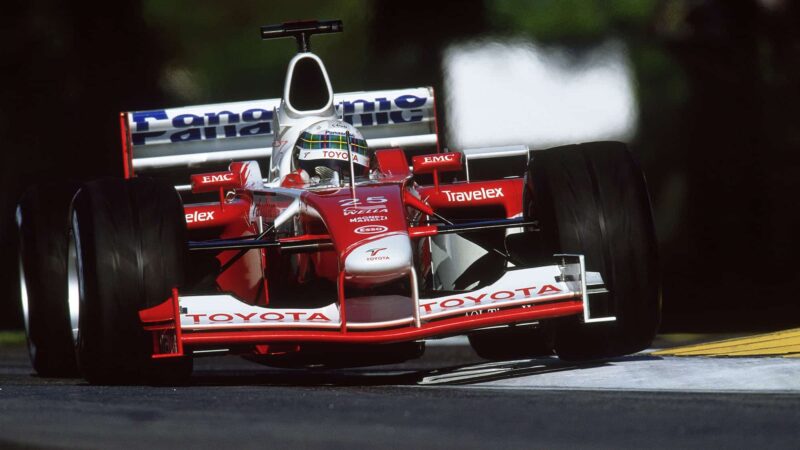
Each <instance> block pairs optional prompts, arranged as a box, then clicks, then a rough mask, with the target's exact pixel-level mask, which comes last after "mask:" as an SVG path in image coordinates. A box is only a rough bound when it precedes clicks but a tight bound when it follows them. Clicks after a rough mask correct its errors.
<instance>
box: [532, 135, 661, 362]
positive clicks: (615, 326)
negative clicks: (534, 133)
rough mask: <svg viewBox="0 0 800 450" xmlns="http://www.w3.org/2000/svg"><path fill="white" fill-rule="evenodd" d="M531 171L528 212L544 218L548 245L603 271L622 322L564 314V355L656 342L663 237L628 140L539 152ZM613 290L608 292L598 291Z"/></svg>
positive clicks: (559, 339) (560, 329) (558, 346)
mask: <svg viewBox="0 0 800 450" xmlns="http://www.w3.org/2000/svg"><path fill="white" fill-rule="evenodd" d="M528 170H529V171H528V174H527V187H526V188H527V190H528V192H530V193H532V194H531V195H529V198H530V199H531V200H532V204H530V205H528V206H529V208H526V209H528V211H527V214H528V215H532V216H533V217H535V218H537V219H538V220H539V226H540V229H541V231H540V233H542V240H541V242H544V243H545V244H544V245H545V247H548V249H547V252H548V253H550V254H553V253H575V254H583V255H585V257H586V270H587V271H595V272H600V273H601V275H602V277H603V280H604V282H605V285H606V288H607V289H608V290H609V293H608V294H594V295H592V296H591V297H590V303H592V301H593V300H595V299H598V300H604V301H605V306H606V308H605V309H606V311H604V312H606V313H610V314H613V315H615V316H616V318H617V320H616V321H614V322H604V323H594V324H584V323H581V321H580V320H579V319H578V318H576V317H570V318H566V319H561V320H559V322H558V324H557V327H556V336H555V350H556V353H557V354H558V356H559V357H560V358H562V359H578V360H580V359H592V358H603V357H612V356H619V355H624V354H629V353H634V352H637V351H640V350H643V349H645V348H647V346H648V345H650V343H651V342H652V339H653V337H654V336H655V333H656V331H657V330H658V325H659V321H660V313H661V293H660V282H659V275H658V259H657V255H656V246H657V244H656V238H655V230H654V226H653V218H652V214H651V208H650V199H649V196H648V193H647V187H646V185H645V180H644V176H643V175H642V172H641V170H640V168H639V166H638V164H637V163H636V161H635V160H634V158H633V156H632V155H631V154H630V152H629V151H628V149H627V147H626V146H625V145H624V144H621V143H618V142H593V143H587V144H580V145H570V146H565V147H559V148H553V149H548V150H543V151H537V152H534V153H533V159H532V161H531V165H530V167H529V169H528ZM602 295H606V298H605V299H602V298H598V297H597V296H602Z"/></svg>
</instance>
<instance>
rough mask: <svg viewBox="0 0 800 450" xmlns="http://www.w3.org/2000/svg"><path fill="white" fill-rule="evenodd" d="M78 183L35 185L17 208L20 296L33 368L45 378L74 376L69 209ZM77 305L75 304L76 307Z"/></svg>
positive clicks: (74, 323) (74, 320) (74, 314)
mask: <svg viewBox="0 0 800 450" xmlns="http://www.w3.org/2000/svg"><path fill="white" fill-rule="evenodd" d="M79 188H80V185H79V184H77V183H59V184H49V185H43V186H34V187H33V188H31V189H29V190H28V191H27V192H26V193H25V194H24V195H23V196H22V198H21V199H20V202H19V205H18V206H17V218H16V219H17V229H18V232H19V279H20V299H21V301H22V312H23V317H24V322H25V331H26V334H27V337H28V352H29V354H30V357H31V364H32V365H33V369H34V370H35V371H36V373H38V374H39V375H41V376H43V377H74V376H77V375H78V366H77V362H76V359H75V341H74V337H73V328H77V320H78V311H77V309H75V310H74V311H70V307H69V306H70V305H69V303H68V298H69V295H68V290H69V287H70V285H69V283H68V280H67V248H68V247H67V242H68V234H69V208H70V203H71V202H72V197H73V196H74V195H75V193H76V192H78V189H79ZM74 306H77V305H74Z"/></svg>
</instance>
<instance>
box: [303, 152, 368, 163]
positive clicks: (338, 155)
mask: <svg viewBox="0 0 800 450" xmlns="http://www.w3.org/2000/svg"><path fill="white" fill-rule="evenodd" d="M300 159H302V160H303V161H313V160H317V159H338V160H341V161H350V157H349V156H348V154H347V151H346V150H310V151H304V152H302V153H301V154H300ZM353 162H355V163H358V164H361V165H362V166H365V165H368V164H369V158H367V157H366V156H364V155H359V154H358V153H356V152H353Z"/></svg>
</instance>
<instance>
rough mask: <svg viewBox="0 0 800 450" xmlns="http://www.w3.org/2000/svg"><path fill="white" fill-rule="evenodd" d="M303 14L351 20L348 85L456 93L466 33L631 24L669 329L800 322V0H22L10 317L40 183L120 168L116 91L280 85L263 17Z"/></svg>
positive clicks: (337, 72)
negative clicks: (22, 219)
mask: <svg viewBox="0 0 800 450" xmlns="http://www.w3.org/2000/svg"><path fill="white" fill-rule="evenodd" d="M302 18H322V19H325V18H342V19H344V20H345V28H346V30H347V32H346V33H345V34H344V35H342V36H337V37H330V38H328V37H325V38H319V39H318V40H315V47H314V48H315V51H316V52H317V53H319V54H320V55H321V56H322V58H323V59H325V60H326V62H327V63H328V68H329V71H330V72H331V76H332V79H333V81H334V86H335V88H336V89H337V90H339V91H350V90H363V89H380V88H392V87H405V86H416V85H433V86H435V87H436V88H437V92H439V93H440V96H439V98H440V99H441V98H442V97H441V93H442V92H443V91H444V89H445V87H444V86H443V75H442V56H443V53H444V51H445V50H446V48H447V47H448V45H450V44H452V43H456V42H460V41H464V40H472V39H476V38H480V37H481V36H501V37H502V36H514V37H523V38H527V39H532V40H535V41H536V42H538V43H540V44H542V45H547V46H557V47H559V48H562V49H568V50H570V51H574V52H576V53H580V52H581V51H582V50H583V49H586V48H591V47H592V46H593V45H596V44H597V43H599V42H602V41H603V40H605V39H607V38H609V37H613V38H616V39H620V40H622V41H623V42H624V43H625V44H626V46H627V48H628V50H629V53H630V59H631V64H632V70H633V72H634V76H635V78H636V82H637V87H636V89H637V92H636V96H637V99H638V102H639V128H638V131H637V134H636V137H635V138H634V140H633V141H632V142H631V147H632V149H633V151H634V152H635V153H636V154H637V156H638V157H639V159H640V160H641V162H642V166H643V169H644V170H645V173H646V175H647V177H648V182H649V185H650V189H651V196H652V198H653V206H654V212H655V216H656V222H657V228H658V233H659V241H660V244H661V257H662V265H663V282H664V311H665V318H664V324H663V329H664V330H665V331H678V330H687V331H745V330H755V329H774V328H780V327H787V326H797V325H798V324H800V300H798V294H797V292H796V290H795V288H796V285H797V283H798V281H800V269H798V267H800V264H798V262H797V254H798V251H797V250H798V247H799V246H798V245H797V237H796V236H797V232H798V225H800V221H798V220H797V217H796V216H797V214H796V211H798V208H799V207H800V202H798V195H800V189H798V186H800V183H799V182H798V181H797V174H798V173H799V172H798V170H799V169H800V157H798V154H799V152H800V127H798V125H797V122H798V120H800V7H798V6H797V3H796V2H791V1H788V0H787V1H781V0H770V1H767V0H760V1H757V0H738V1H737V0H663V1H659V0H641V1H634V2H631V1H625V0H608V1H601V0H596V1H585V0H583V1H578V0H558V1H556V0H534V1H515V0H483V1H475V0H469V1H453V2H446V1H436V2H430V1H421V0H407V1H404V2H395V1H377V2H369V1H363V0H361V1H349V2H323V1H310V2H293V3H288V2H287V3H286V4H283V3H278V2H260V1H256V0H240V1H231V2H224V4H223V3H222V2H211V1H176V2H159V1H156V0H117V1H114V2H108V1H106V2H100V1H86V2H62V1H57V0H27V1H26V0H11V1H7V2H6V3H4V20H3V28H2V36H0V38H2V42H3V46H2V47H1V48H0V64H2V79H3V83H2V86H3V88H2V91H0V92H1V94H0V157H2V171H3V172H2V173H3V178H2V182H3V190H2V195H1V196H0V239H2V248H3V249H4V250H5V251H4V252H2V254H0V267H1V268H2V271H0V289H2V293H3V295H2V297H0V312H1V313H2V314H0V329H4V328H17V327H20V326H21V317H20V312H19V306H18V303H19V302H18V284H17V283H18V281H17V273H16V264H17V262H16V235H15V233H16V230H15V227H14V222H13V220H14V207H15V204H16V201H17V199H18V198H19V195H20V194H21V193H22V192H23V190H24V189H25V187H26V186H28V185H30V184H32V183H39V182H45V181H50V180H56V179H60V178H61V179H63V178H73V179H88V178H92V177H98V176H109V175H110V176H119V175H121V156H120V151H119V130H118V113H119V111H123V110H137V109H146V108H152V107H159V106H167V107H169V106H179V105H182V104H188V103H213V102H223V101H235V100H245V99H256V98H270V97H277V96H279V94H280V83H281V81H282V78H283V67H284V65H285V64H286V62H287V60H288V58H289V57H290V56H291V52H292V50H293V48H292V47H293V46H291V45H289V44H287V45H271V46H266V45H263V44H262V43H261V42H259V40H258V38H257V34H256V33H257V25H259V24H267V23H276V22H282V21H286V20H292V19H302ZM187 68H188V69H191V70H188V69H187ZM186 74H189V75H186ZM440 106H441V105H440ZM441 109H442V108H440V115H441V116H442V117H441V118H440V120H442V121H443V122H446V121H447V111H441Z"/></svg>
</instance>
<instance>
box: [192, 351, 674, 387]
mask: <svg viewBox="0 0 800 450" xmlns="http://www.w3.org/2000/svg"><path fill="white" fill-rule="evenodd" d="M660 359H661V358H659V357H654V356H650V355H631V356H625V357H620V358H613V359H605V360H597V361H587V362H569V361H561V360H559V359H558V358H556V357H545V358H536V359H525V360H515V361H483V360H481V362H477V363H470V364H459V365H452V366H447V367H443V368H434V369H423V370H420V369H415V368H414V367H406V365H399V366H387V367H372V368H358V369H336V370H333V369H331V370H326V369H275V368H270V367H266V368H263V369H253V368H252V366H249V367H247V368H246V369H221V370H220V369H216V368H208V369H196V370H195V372H194V374H193V375H192V379H191V382H190V385H192V386H233V385H240V386H253V385H257V386H403V385H420V386H434V385H437V386H441V385H467V384H474V383H482V382H488V381H495V380H503V379H510V378H518V377H529V376H536V375H539V374H545V373H553V372H567V371H577V370H584V369H592V368H597V367H602V366H607V365H610V364H615V363H625V362H630V361H643V360H660ZM227 364H230V362H229V363H227ZM227 364H225V365H227Z"/></svg>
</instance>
